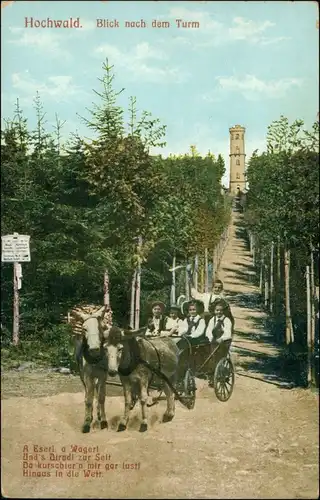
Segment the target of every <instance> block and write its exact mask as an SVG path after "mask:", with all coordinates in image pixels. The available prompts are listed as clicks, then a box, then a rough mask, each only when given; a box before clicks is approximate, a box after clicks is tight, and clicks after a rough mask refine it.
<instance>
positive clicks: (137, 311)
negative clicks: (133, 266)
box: [134, 263, 141, 330]
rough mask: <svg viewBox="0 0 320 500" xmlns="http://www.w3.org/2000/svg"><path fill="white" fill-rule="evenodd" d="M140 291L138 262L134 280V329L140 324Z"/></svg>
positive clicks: (139, 267) (139, 266)
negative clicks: (135, 279)
mask: <svg viewBox="0 0 320 500" xmlns="http://www.w3.org/2000/svg"><path fill="white" fill-rule="evenodd" d="M140 293H141V265H140V263H139V265H138V268H137V281H136V304H135V305H136V307H135V318H134V329H135V330H138V328H139V325H140Z"/></svg>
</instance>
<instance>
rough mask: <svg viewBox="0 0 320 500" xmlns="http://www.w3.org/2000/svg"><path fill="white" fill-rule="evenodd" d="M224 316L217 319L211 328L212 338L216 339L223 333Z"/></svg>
mask: <svg viewBox="0 0 320 500" xmlns="http://www.w3.org/2000/svg"><path fill="white" fill-rule="evenodd" d="M223 326H224V318H223V319H222V320H220V319H217V321H216V324H215V326H214V328H213V329H212V337H213V339H214V340H216V339H218V338H219V337H221V335H223Z"/></svg>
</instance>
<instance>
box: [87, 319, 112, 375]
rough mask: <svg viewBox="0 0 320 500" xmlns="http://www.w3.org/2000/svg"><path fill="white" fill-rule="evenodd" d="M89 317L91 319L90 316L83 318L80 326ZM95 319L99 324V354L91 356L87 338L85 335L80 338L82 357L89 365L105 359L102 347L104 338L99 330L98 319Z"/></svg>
mask: <svg viewBox="0 0 320 500" xmlns="http://www.w3.org/2000/svg"><path fill="white" fill-rule="evenodd" d="M89 319H91V317H89V318H87V319H85V320H84V322H83V324H82V327H83V325H84V324H85V322H86V321H88V320H89ZM97 321H98V325H99V340H100V348H99V349H100V352H99V356H92V355H91V354H90V351H89V346H88V341H87V338H86V336H85V335H84V336H83V338H82V345H83V357H84V359H85V360H86V362H87V363H89V364H90V365H97V364H98V363H100V362H101V361H104V360H106V359H107V357H106V353H105V349H104V338H103V334H102V331H101V326H100V321H99V319H97Z"/></svg>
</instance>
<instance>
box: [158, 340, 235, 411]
mask: <svg viewBox="0 0 320 500" xmlns="http://www.w3.org/2000/svg"><path fill="white" fill-rule="evenodd" d="M177 340H178V345H179V348H180V359H179V369H178V374H177V383H176V387H175V391H174V392H175V397H176V399H180V398H183V399H184V400H187V401H188V407H189V408H193V407H194V405H195V400H196V390H197V389H196V383H195V377H198V378H206V379H207V380H208V382H209V387H212V388H213V389H214V392H215V395H216V397H217V399H218V400H219V401H222V402H226V401H228V399H229V398H230V397H231V394H232V391H233V387H234V379H235V375H234V367H233V364H232V361H231V357H230V352H229V351H230V344H231V342H230V341H226V342H223V343H222V344H219V345H217V346H213V345H212V344H210V343H209V342H201V343H198V344H197V345H192V341H191V339H190V338H188V337H187V336H185V335H184V336H182V337H179V338H177ZM150 390H151V391H158V395H157V396H156V397H153V402H152V404H151V405H149V406H152V405H153V404H156V403H157V402H158V401H159V399H160V398H161V394H162V390H161V385H160V386H159V385H153V384H152V381H151V384H150Z"/></svg>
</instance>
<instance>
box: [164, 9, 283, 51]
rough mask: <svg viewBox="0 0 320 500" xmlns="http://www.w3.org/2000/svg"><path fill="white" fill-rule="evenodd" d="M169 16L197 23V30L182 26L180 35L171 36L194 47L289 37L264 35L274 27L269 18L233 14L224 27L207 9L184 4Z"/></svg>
mask: <svg viewBox="0 0 320 500" xmlns="http://www.w3.org/2000/svg"><path fill="white" fill-rule="evenodd" d="M163 17H164V16H163ZM168 18H169V19H171V20H176V19H182V20H184V21H198V22H199V23H200V27H199V28H198V29H191V28H190V29H182V28H181V29H180V30H178V33H179V35H178V36H176V37H173V41H174V43H176V44H180V45H190V46H192V47H193V48H203V47H210V46H218V45H223V44H227V43H233V42H239V41H244V42H247V43H252V44H260V45H269V44H273V43H279V42H281V41H283V40H288V39H289V38H288V37H284V36H281V37H279V36H278V37H268V36H265V32H266V31H267V30H268V29H270V28H273V27H274V26H275V23H272V22H270V21H268V20H265V21H252V20H250V19H245V18H243V17H235V18H234V19H233V20H232V26H227V25H225V24H223V23H222V22H220V21H217V20H215V19H213V18H212V16H211V14H210V12H207V11H198V10H190V9H187V8H184V7H176V8H171V9H170V10H169V15H168ZM182 33H183V35H182Z"/></svg>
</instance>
